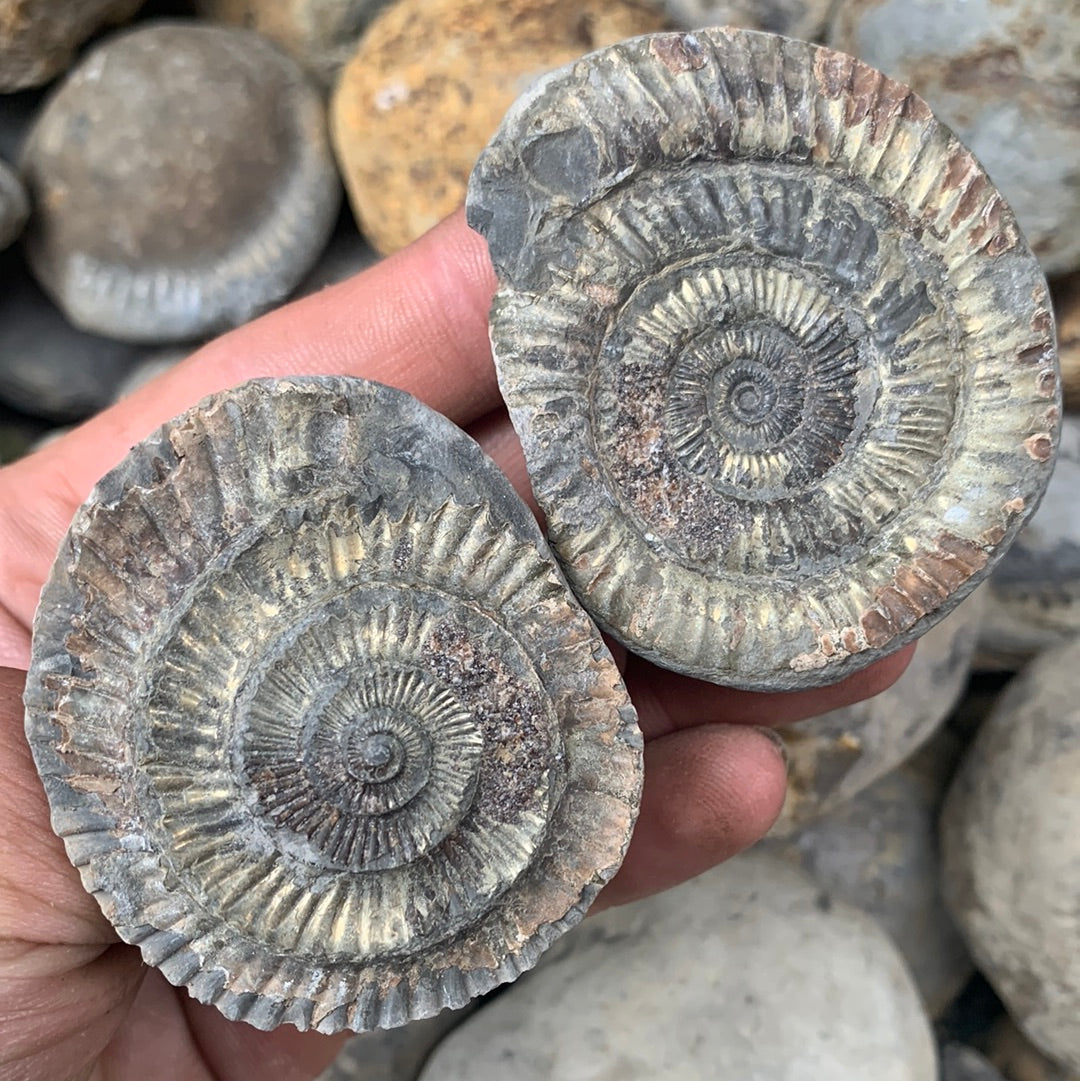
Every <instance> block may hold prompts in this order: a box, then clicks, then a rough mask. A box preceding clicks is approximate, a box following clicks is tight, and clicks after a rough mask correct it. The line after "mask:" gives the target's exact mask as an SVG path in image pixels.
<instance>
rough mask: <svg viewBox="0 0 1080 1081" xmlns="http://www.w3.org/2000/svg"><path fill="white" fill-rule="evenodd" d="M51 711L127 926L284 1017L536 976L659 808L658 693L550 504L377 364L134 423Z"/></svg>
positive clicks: (431, 1000) (67, 600)
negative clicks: (373, 369)
mask: <svg viewBox="0 0 1080 1081" xmlns="http://www.w3.org/2000/svg"><path fill="white" fill-rule="evenodd" d="M26 704H27V733H28V736H29V740H30V743H31V746H32V749H33V752H34V757H35V760H36V762H37V765H38V769H39V771H40V773H41V775H42V777H43V779H44V782H45V787H46V790H47V792H48V795H49V799H50V803H51V806H52V812H53V825H54V828H55V829H56V830H57V832H58V833H59V834H60V835H61V836H62V837H63V838H64V841H65V844H66V845H67V850H68V854H69V856H70V858H71V860H72V862H74V863H75V864H76V865H77V866H78V867H79V869H80V871H81V873H82V876H83V882H84V884H85V885H86V887H87V889H89V890H91V891H92V892H93V893H94V895H95V896H96V897H97V898H98V899H99V901H100V902H101V904H102V907H103V909H104V911H105V913H106V915H107V916H108V917H109V918H110V920H112V922H113V923H114V924H115V926H116V928H117V930H118V932H119V933H120V935H121V936H122V937H123V938H124V939H125V940H126V941H128V942H133V943H137V944H138V945H139V946H140V947H141V949H142V952H143V956H144V958H145V959H146V960H147V962H149V963H150V964H154V965H157V966H159V967H160V968H161V969H162V971H163V972H164V973H165V975H166V976H167V977H168V978H169V979H170V980H171V981H172V982H174V983H177V984H186V985H187V986H188V987H189V989H190V990H191V992H192V994H193V995H195V996H196V997H197V998H199V999H200V1000H202V1001H206V1002H213V1003H214V1004H215V1005H216V1006H218V1007H219V1008H220V1009H221V1010H222V1011H223V1012H224V1013H225V1014H226V1015H227V1016H229V1017H230V1018H234V1019H243V1020H246V1021H249V1022H251V1023H252V1024H254V1025H257V1026H258V1027H260V1028H270V1027H273V1026H275V1025H277V1024H280V1023H282V1022H289V1023H292V1024H294V1025H297V1026H299V1027H301V1028H309V1027H310V1028H316V1029H319V1030H321V1031H324V1032H332V1031H336V1030H338V1029H342V1028H352V1029H356V1030H365V1029H370V1028H374V1027H378V1026H382V1027H389V1026H393V1025H399V1024H402V1023H404V1022H405V1021H407V1020H409V1019H411V1018H416V1017H424V1016H429V1015H431V1014H434V1013H437V1012H438V1011H439V1010H440V1009H442V1008H443V1007H445V1006H457V1005H462V1004H463V1003H464V1002H465V1001H467V1000H468V999H469V998H471V997H473V996H474V995H477V994H481V993H483V992H484V991H487V990H489V989H490V988H492V987H494V986H495V985H496V984H498V983H501V982H504V981H506V980H510V979H513V978H515V977H516V976H517V975H518V974H519V973H520V972H522V971H523V970H525V969H527V968H529V967H530V966H531V965H532V964H534V963H535V962H536V960H537V958H538V957H539V955H540V953H541V952H542V951H543V949H544V948H545V947H546V946H547V945H548V944H549V943H550V942H551V941H552V940H553V939H554V938H555V937H556V936H557V935H558V934H559V933H560V932H562V931H563V930H565V929H566V928H568V927H569V926H571V925H572V924H573V923H575V922H576V921H577V920H578V919H580V917H581V916H582V915H583V914H584V911H585V909H586V908H587V907H588V905H589V903H590V902H591V900H592V898H593V897H594V896H595V894H596V893H597V891H598V890H599V888H600V887H601V885H602V884H603V883H604V882H605V881H607V879H608V878H610V877H611V875H612V874H613V873H614V871H615V870H616V868H617V867H618V864H619V862H620V861H621V859H622V854H623V852H624V851H625V847H626V845H627V843H628V840H629V835H630V830H631V827H632V824H633V819H634V815H635V813H636V804H637V798H638V790H639V786H640V774H641V742H640V736H639V734H638V732H637V727H636V723H635V715H634V711H633V708H632V707H631V705H630V703H629V700H628V698H627V696H626V692H625V690H624V688H623V686H622V683H621V681H620V677H619V674H618V671H617V670H616V668H615V666H614V664H613V662H612V660H611V657H610V655H609V654H608V653H607V651H606V649H605V648H604V646H603V643H602V641H601V639H600V637H599V634H598V632H597V631H596V629H595V627H594V626H593V625H592V623H591V622H590V620H589V619H588V617H587V616H586V615H585V613H584V612H583V611H582V610H581V609H580V607H579V606H578V605H577V603H576V602H575V601H574V599H573V597H572V596H571V595H570V594H569V592H568V591H567V589H566V586H565V584H564V582H563V581H562V579H561V577H560V575H559V573H558V571H557V569H556V567H555V565H554V563H553V562H552V561H551V560H550V558H549V557H548V556H547V555H546V551H545V549H544V547H543V542H542V541H541V540H540V536H539V533H538V531H537V529H536V526H535V523H534V521H533V519H532V517H531V515H530V514H529V512H528V510H527V508H526V507H525V506H524V504H523V503H522V502H521V501H520V500H519V499H518V498H517V496H516V495H515V494H514V492H513V490H512V489H511V488H510V486H509V484H508V482H507V481H506V480H505V478H504V477H503V476H502V474H501V473H499V471H498V470H497V469H496V468H495V466H494V465H493V464H492V463H491V462H490V461H489V460H488V459H486V458H485V457H484V455H483V454H482V452H481V451H480V449H479V448H478V447H477V446H476V444H475V443H473V442H472V440H470V439H469V438H468V437H467V436H465V435H464V434H463V433H462V432H461V431H460V430H459V429H457V428H455V427H454V426H453V425H452V424H451V423H450V422H449V421H447V420H446V419H445V418H443V417H440V416H438V415H437V414H435V413H432V412H431V411H430V410H428V409H426V408H425V407H424V406H422V405H420V403H419V402H416V401H415V400H414V399H412V398H410V397H409V396H408V395H406V394H403V393H401V392H400V391H394V390H390V389H388V388H386V387H381V386H378V385H376V384H372V383H365V382H363V381H361V380H347V379H329V378H327V379H303V380H283V381H279V382H276V383H275V382H271V381H261V382H260V381H257V382H254V383H250V384H247V385H246V386H244V387H241V388H239V389H237V390H235V391H230V392H227V393H225V394H222V395H219V396H217V397H215V398H212V399H208V400H207V401H206V402H205V403H203V404H202V405H201V406H200V407H198V408H197V409H195V410H193V411H192V412H190V413H188V414H186V415H185V416H183V417H180V418H179V419H177V420H175V421H173V422H171V423H170V424H168V425H166V426H165V427H164V428H163V429H161V430H160V431H159V432H158V433H157V434H155V435H154V436H152V437H151V438H150V439H148V440H147V441H145V442H144V443H142V444H140V445H139V446H137V447H135V448H134V450H133V451H132V452H131V454H130V455H129V457H128V458H127V459H126V460H125V462H124V463H123V464H121V465H120V466H119V467H118V468H117V469H116V470H114V471H113V472H112V473H111V474H109V476H107V477H106V478H105V479H104V480H103V481H102V482H101V484H100V485H99V486H98V488H97V489H96V490H95V492H94V493H93V495H92V496H91V498H90V500H89V502H88V503H87V504H86V506H84V507H83V509H82V510H81V511H80V512H79V514H78V515H77V516H76V519H75V521H74V523H73V525H72V527H71V531H70V533H69V535H68V537H67V539H66V540H65V542H64V545H63V547H62V550H61V553H60V556H59V559H58V561H57V564H56V566H55V568H54V571H53V574H52V577H51V578H50V580H49V582H48V584H47V585H46V587H45V590H44V592H43V594H42V599H41V606H40V609H39V613H38V617H37V619H36V621H35V628H34V655H33V662H32V666H31V671H30V675H29V678H28V681H27V692H26Z"/></svg>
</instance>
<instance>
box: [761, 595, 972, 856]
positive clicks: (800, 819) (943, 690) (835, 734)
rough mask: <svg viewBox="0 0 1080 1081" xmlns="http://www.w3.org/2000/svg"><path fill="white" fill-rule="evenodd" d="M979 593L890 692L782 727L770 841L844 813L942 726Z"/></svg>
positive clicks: (966, 663) (960, 680)
mask: <svg viewBox="0 0 1080 1081" xmlns="http://www.w3.org/2000/svg"><path fill="white" fill-rule="evenodd" d="M984 593H985V590H978V591H977V592H976V593H974V594H973V595H972V596H971V597H969V598H968V599H967V600H966V601H965V602H964V603H963V604H962V605H960V607H959V608H957V609H956V610H955V611H954V612H953V613H951V614H950V615H949V616H948V617H947V618H946V619H944V620H942V621H941V623H939V624H938V625H937V626H936V627H934V628H933V630H931V631H930V632H929V633H928V634H927V635H926V636H925V637H924V638H923V639H922V641H920V642H919V645H918V648H917V649H916V651H915V657H914V658H913V659H912V661H911V663H910V664H909V665H908V667H907V669H906V670H905V672H904V674H903V675H902V676H901V677H900V678H899V679H898V680H897V681H896V683H894V684H893V686H891V687H890V688H888V690H885V691H882V693H881V694H879V695H875V696H874V697H873V698H870V699H867V700H865V701H863V702H856V703H855V704H854V705H851V706H844V707H843V708H842V709H835V710H831V711H830V712H829V713H823V714H821V715H820V716H818V717H811V718H810V719H809V720H806V721H801V722H800V723H799V724H794V725H789V726H786V727H783V728H780V729H779V731H780V734H781V735H782V736H783V739H784V745H785V747H786V749H787V753H788V792H787V799H786V801H785V803H784V808H783V810H782V811H781V812H780V817H779V818H778V819H777V821H776V822H775V824H774V825H773V828H772V835H773V836H774V837H783V836H787V835H790V834H791V833H792V832H793V831H795V830H797V829H800V828H802V827H803V826H806V825H808V824H810V823H811V822H813V821H815V820H816V819H818V818H820V817H821V816H822V815H825V814H829V813H831V812H833V811H836V810H838V809H840V808H842V807H844V806H845V805H846V804H847V803H848V802H849V801H850V800H852V799H854V798H855V797H856V796H857V795H858V794H859V793H860V792H862V791H864V790H865V789H866V788H868V787H869V786H870V785H871V784H873V783H874V782H875V781H876V780H878V779H879V778H881V777H884V776H885V775H886V774H887V773H889V772H890V771H891V770H893V769H896V767H897V766H899V765H900V764H901V763H902V762H903V761H904V760H905V759H906V758H908V757H909V756H910V755H911V754H912V753H913V752H914V751H915V750H916V749H917V748H919V747H920V746H921V745H922V744H923V743H925V742H926V740H928V739H929V738H930V736H931V735H933V733H934V732H935V731H937V729H938V728H940V726H941V725H942V723H943V722H944V720H945V718H946V717H947V716H948V714H949V711H950V710H951V709H952V708H953V706H954V705H955V704H956V702H957V700H958V699H959V697H960V695H961V693H962V691H963V689H964V684H965V682H966V680H967V677H968V671H969V669H970V667H971V659H972V655H973V654H974V652H975V641H976V636H977V634H978V629H979V627H980V626H981V623H982V613H983V594H984Z"/></svg>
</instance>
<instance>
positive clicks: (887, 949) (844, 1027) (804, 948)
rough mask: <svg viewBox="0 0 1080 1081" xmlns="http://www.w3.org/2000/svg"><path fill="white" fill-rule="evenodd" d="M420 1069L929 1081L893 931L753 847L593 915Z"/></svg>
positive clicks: (496, 1076) (566, 1077)
mask: <svg viewBox="0 0 1080 1081" xmlns="http://www.w3.org/2000/svg"><path fill="white" fill-rule="evenodd" d="M564 942H565V945H564V943H562V942H561V943H559V944H557V945H556V947H555V950H556V953H555V956H554V957H553V958H551V959H549V960H547V961H545V962H543V963H542V964H541V965H540V967H539V968H538V969H537V970H536V971H535V972H534V973H532V974H531V975H528V976H526V977H524V978H523V979H521V980H519V981H518V983H516V984H515V985H513V986H512V987H510V988H509V989H507V990H506V991H505V992H504V993H502V994H501V995H499V996H498V997H497V998H496V999H495V1000H494V1001H492V1002H491V1003H490V1004H488V1005H486V1006H484V1007H483V1008H482V1009H481V1010H480V1011H479V1012H478V1013H477V1014H476V1016H475V1017H473V1018H471V1019H470V1020H468V1021H466V1022H465V1024H464V1025H462V1026H461V1027H460V1028H458V1029H457V1030H455V1031H454V1032H453V1033H452V1034H451V1035H450V1036H449V1038H448V1039H447V1040H445V1041H444V1042H443V1043H442V1044H440V1045H439V1047H438V1048H437V1049H436V1050H435V1053H434V1055H433V1056H432V1058H431V1059H430V1060H429V1062H428V1065H427V1067H426V1068H425V1070H424V1072H423V1073H422V1074H421V1078H422V1079H423V1081H464V1079H466V1078H467V1079H468V1081H556V1079H557V1081H658V1079H672V1081H870V1079H873V1081H935V1078H936V1076H937V1075H936V1068H937V1064H936V1051H935V1047H934V1042H933V1039H932V1036H931V1032H930V1028H929V1023H928V1021H927V1019H926V1016H925V1014H924V1012H923V1010H922V1005H921V1003H920V1001H919V996H918V992H917V991H916V990H915V987H914V984H913V983H912V981H911V977H910V975H909V974H908V972H907V969H906V967H905V966H904V963H903V961H902V960H901V958H900V956H899V954H898V953H897V952H896V949H895V947H894V946H893V944H892V942H891V941H890V940H889V938H888V936H887V935H886V934H885V933H884V932H883V931H881V930H880V929H879V928H878V927H877V925H876V924H874V923H873V921H871V920H870V919H869V918H868V917H867V916H865V915H863V914H862V913H861V912H859V911H858V910H856V909H853V908H851V907H850V906H849V905H846V904H844V903H843V902H840V901H833V900H832V899H831V898H830V897H829V896H828V895H827V894H825V893H823V892H822V890H821V889H820V887H819V886H817V885H816V884H815V883H813V882H812V881H811V880H810V879H808V878H807V877H806V876H804V875H803V874H802V873H801V872H798V871H796V870H795V869H793V868H791V867H788V866H786V865H785V864H783V863H781V862H779V861H777V860H775V859H772V858H769V857H767V856H764V855H762V854H759V853H751V854H749V855H746V856H741V857H739V858H737V859H735V860H731V861H729V862H728V863H726V864H724V865H723V866H721V867H719V868H717V869H715V870H713V871H711V872H709V873H708V874H705V875H702V876H701V877H700V878H698V879H695V880H694V881H692V882H689V883H686V884H684V885H682V886H680V887H678V888H676V889H673V890H670V891H668V892H667V893H663V894H660V895H658V896H655V897H652V898H649V899H648V900H645V901H640V902H638V903H637V904H634V905H629V906H627V907H625V908H622V909H615V910H613V911H609V912H606V913H604V914H602V915H601V916H598V917H595V918H592V919H589V920H587V921H586V922H585V924H583V925H582V926H581V927H580V928H578V929H577V930H576V931H574V932H572V933H571V934H570V935H568V936H566V939H565V940H564Z"/></svg>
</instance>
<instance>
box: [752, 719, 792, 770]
mask: <svg viewBox="0 0 1080 1081" xmlns="http://www.w3.org/2000/svg"><path fill="white" fill-rule="evenodd" d="M754 729H755V731H757V732H760V733H761V734H762V735H763V736H767V737H768V738H769V740H770V741H771V743H772V745H773V746H774V747H775V748H776V753H777V754H778V755H780V758H781V759H782V760H783V763H784V769H787V765H788V750H787V744H786V743H785V742H784V737H783V736H782V735H780V733H779V732H778V731H777V730H776V729H775V728H766V727H765V725H763V724H756V725H754Z"/></svg>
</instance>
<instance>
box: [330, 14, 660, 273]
mask: <svg viewBox="0 0 1080 1081" xmlns="http://www.w3.org/2000/svg"><path fill="white" fill-rule="evenodd" d="M663 25H664V19H663V16H662V14H661V13H660V12H659V10H658V9H657V8H655V7H653V6H652V5H650V4H648V3H645V2H643V0H547V2H542V0H499V2H498V3H495V4H493V3H490V2H488V0H397V2H396V3H394V4H392V5H391V6H390V7H388V8H387V9H386V10H385V11H384V12H382V14H381V15H380V16H379V17H378V18H377V19H376V20H375V21H374V22H373V23H372V24H371V26H370V27H369V28H368V31H367V33H366V34H365V35H364V37H363V39H362V40H361V42H360V45H359V48H358V49H357V51H356V54H355V56H354V57H353V58H352V60H351V61H350V62H349V63H348V65H347V66H346V67H345V68H344V70H343V71H342V73H341V78H340V80H339V82H338V85H337V89H336V90H335V92H334V97H333V101H332V103H331V122H332V127H333V136H334V149H335V151H336V153H337V156H338V161H339V163H340V165H341V171H342V175H343V176H344V178H345V186H346V188H347V189H348V192H349V199H350V201H351V202H352V206H353V210H354V212H355V213H356V216H357V220H358V221H359V223H360V227H361V229H362V230H363V231H364V234H365V235H366V236H367V238H368V239H369V240H370V241H371V243H372V244H373V245H374V246H375V247H376V248H378V249H379V251H381V252H391V251H394V250H395V249H397V248H401V247H404V246H405V245H406V244H408V243H409V242H410V241H412V240H415V239H416V237H418V236H420V234H421V233H424V232H426V231H427V230H428V229H430V228H431V227H432V226H433V225H435V224H436V223H437V222H439V221H441V220H442V219H443V218H444V217H446V215H447V214H449V213H450V212H451V211H452V210H455V209H457V207H459V206H460V205H461V203H462V202H463V201H464V199H465V187H466V184H467V183H468V179H469V171H470V170H471V169H472V167H473V164H474V162H475V161H476V157H477V155H478V154H479V153H480V151H481V150H482V149H483V147H484V144H485V143H486V142H487V140H488V139H489V138H490V137H491V135H492V133H493V132H494V131H495V129H496V127H498V124H499V120H500V119H501V118H502V115H503V113H505V112H506V110H507V108H508V107H509V105H510V104H511V102H512V101H513V100H514V99H515V98H516V97H517V96H518V95H519V94H520V93H521V92H522V91H523V90H524V89H525V88H526V87H527V86H528V85H529V84H530V83H531V82H532V81H533V80H534V79H535V78H536V77H537V76H538V75H541V74H543V73H544V72H546V71H548V70H550V69H551V68H555V67H558V66H559V65H561V64H565V63H566V62H567V61H569V60H573V59H574V58H575V57H578V56H580V55H581V54H582V53H584V52H588V51H589V50H590V49H593V48H596V47H598V46H601V45H608V44H611V43H612V42H615V41H619V40H620V39H621V38H626V37H631V36H632V35H634V34H642V33H645V32H647V31H650V30H657V29H659V28H660V27H661V26H663Z"/></svg>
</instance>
